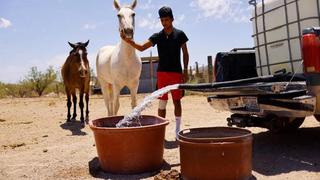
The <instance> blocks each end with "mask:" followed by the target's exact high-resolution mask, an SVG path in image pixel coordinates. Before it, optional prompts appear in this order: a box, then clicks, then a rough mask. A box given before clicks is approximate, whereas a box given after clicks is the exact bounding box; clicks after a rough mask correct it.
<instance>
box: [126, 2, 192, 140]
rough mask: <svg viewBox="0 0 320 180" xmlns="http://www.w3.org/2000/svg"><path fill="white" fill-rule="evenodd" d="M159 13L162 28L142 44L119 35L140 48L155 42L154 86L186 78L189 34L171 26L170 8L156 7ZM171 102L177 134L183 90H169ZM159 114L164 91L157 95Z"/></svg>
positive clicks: (163, 113) (163, 104)
mask: <svg viewBox="0 0 320 180" xmlns="http://www.w3.org/2000/svg"><path fill="white" fill-rule="evenodd" d="M159 16H160V20H161V24H162V26H163V30H162V31H160V32H158V33H154V34H153V35H152V36H151V37H150V38H149V39H148V40H147V41H146V42H145V43H143V44H137V43H135V42H134V41H133V39H128V38H126V37H125V36H124V34H121V38H122V39H123V40H125V41H126V42H127V43H129V44H130V45H131V46H133V47H134V48H136V49H138V50H139V51H144V50H146V49H148V48H149V47H151V46H155V45H157V49H158V56H159V64H158V70H157V77H158V84H157V87H158V88H159V89H160V88H162V87H165V86H168V85H172V84H178V83H179V84H180V83H183V82H186V81H187V80H188V63H189V53H188V48H187V41H188V37H187V36H186V35H185V33H184V32H183V31H181V30H179V29H176V28H174V27H173V24H172V23H173V20H174V18H173V14H172V10H171V8H170V7H167V6H164V7H162V8H160V9H159ZM181 49H182V53H183V69H182V67H181V60H180V59H181V55H180V54H181V53H180V52H181ZM171 95H172V100H173V104H174V114H175V118H176V135H177V133H178V132H179V131H180V124H181V114H182V110H181V101H180V100H181V98H182V97H183V91H182V90H173V91H171ZM159 99H160V101H159V108H158V115H159V116H161V117H163V118H165V117H166V105H167V101H168V94H164V95H163V96H162V97H160V98H159Z"/></svg>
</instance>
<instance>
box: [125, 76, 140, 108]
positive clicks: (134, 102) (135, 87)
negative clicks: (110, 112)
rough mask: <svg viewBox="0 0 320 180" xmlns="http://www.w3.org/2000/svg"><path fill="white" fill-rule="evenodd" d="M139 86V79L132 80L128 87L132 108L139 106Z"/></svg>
mask: <svg viewBox="0 0 320 180" xmlns="http://www.w3.org/2000/svg"><path fill="white" fill-rule="evenodd" d="M138 87H139V80H137V81H134V82H132V83H131V84H130V85H129V86H128V88H129V89H130V95H131V108H132V109H133V108H134V107H136V106H137V92H138Z"/></svg>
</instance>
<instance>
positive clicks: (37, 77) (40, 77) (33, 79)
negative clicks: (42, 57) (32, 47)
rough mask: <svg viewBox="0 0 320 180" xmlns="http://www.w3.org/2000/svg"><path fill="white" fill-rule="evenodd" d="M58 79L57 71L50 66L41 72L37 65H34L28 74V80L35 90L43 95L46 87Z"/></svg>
mask: <svg viewBox="0 0 320 180" xmlns="http://www.w3.org/2000/svg"><path fill="white" fill-rule="evenodd" d="M56 79H57V72H55V71H54V69H53V67H52V66H50V67H49V68H48V69H47V70H46V72H41V71H39V70H38V69H37V67H32V68H31V70H30V72H29V74H28V75H27V78H26V81H28V82H29V83H30V85H31V88H32V90H33V91H35V92H36V93H37V94H38V96H41V95H42V94H43V92H44V91H45V90H46V88H47V87H48V86H49V85H50V84H51V83H53V82H54V81H55V80H56Z"/></svg>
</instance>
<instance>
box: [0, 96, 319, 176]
mask: <svg viewBox="0 0 320 180" xmlns="http://www.w3.org/2000/svg"><path fill="white" fill-rule="evenodd" d="M144 96H146V94H141V95H139V97H138V101H139V102H140V101H142V99H143V97H144ZM120 104H121V105H120V112H119V114H121V115H123V114H127V113H129V112H130V97H129V96H122V97H121V99H120ZM167 107H168V111H167V116H168V117H167V119H168V120H170V124H169V125H168V126H167V128H166V142H165V149H164V161H165V163H164V165H163V167H162V169H163V170H172V169H176V170H178V171H180V164H179V147H178V144H177V143H175V142H174V139H175V135H174V127H175V123H174V121H173V119H174V116H173V105H172V103H171V102H170V103H168V106H167ZM182 107H183V123H182V128H183V129H185V128H194V127H209V126H226V120H225V119H226V118H227V117H228V116H229V115H230V114H229V113H228V112H219V111H216V110H214V109H212V108H211V107H210V105H209V104H208V103H207V100H206V97H205V96H196V95H193V96H186V97H185V98H184V99H183V101H182ZM156 109H157V102H154V103H153V105H152V106H151V107H150V108H148V109H146V110H145V111H144V112H143V114H150V115H156V112H157V110H156ZM66 110H67V109H66V101H65V97H64V96H61V97H43V98H26V99H0V179H154V176H155V175H156V174H157V173H159V172H149V173H143V174H137V175H114V174H108V173H104V172H102V171H101V170H99V163H98V159H97V152H96V147H95V145H94V144H95V142H94V137H93V133H92V131H91V129H90V128H89V126H85V127H84V128H82V127H81V125H80V123H79V117H78V118H77V119H78V120H77V121H76V122H73V123H72V124H67V123H65V119H66ZM105 115H106V108H105V105H104V101H103V99H102V97H101V96H93V97H91V100H90V119H91V120H93V119H97V118H101V117H104V116H105ZM248 129H249V130H251V131H252V132H253V133H254V136H253V138H254V140H253V162H252V165H253V171H252V175H253V177H252V179H268V180H269V179H277V180H278V179H308V180H311V179H312V180H313V179H314V180H315V179H318V180H319V179H320V125H319V122H317V121H316V120H315V119H314V118H313V117H308V118H306V120H305V122H304V124H303V125H302V127H301V128H300V129H299V130H298V131H297V132H295V133H289V134H274V133H270V132H268V131H267V130H265V129H262V128H248Z"/></svg>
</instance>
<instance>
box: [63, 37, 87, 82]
mask: <svg viewBox="0 0 320 180" xmlns="http://www.w3.org/2000/svg"><path fill="white" fill-rule="evenodd" d="M68 43H69V45H70V46H71V47H72V50H71V51H70V55H69V56H71V57H72V60H73V62H72V64H74V65H75V66H77V69H78V71H79V75H80V77H83V78H84V77H87V76H88V71H89V70H90V69H89V61H88V59H87V54H88V53H87V46H88V44H89V40H88V41H87V42H85V43H82V42H77V43H75V44H73V43H70V42H68Z"/></svg>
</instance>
